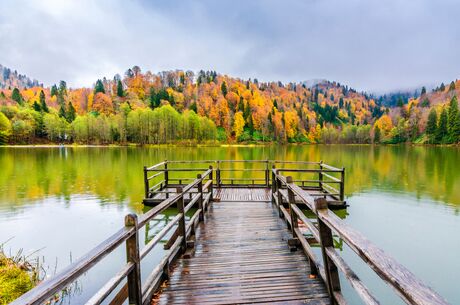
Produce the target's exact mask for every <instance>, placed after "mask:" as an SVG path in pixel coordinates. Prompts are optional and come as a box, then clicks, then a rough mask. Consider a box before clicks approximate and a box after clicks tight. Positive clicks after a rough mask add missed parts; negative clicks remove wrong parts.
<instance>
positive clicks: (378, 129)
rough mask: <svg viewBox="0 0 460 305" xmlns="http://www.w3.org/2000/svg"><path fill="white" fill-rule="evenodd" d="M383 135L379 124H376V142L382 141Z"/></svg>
mask: <svg viewBox="0 0 460 305" xmlns="http://www.w3.org/2000/svg"><path fill="white" fill-rule="evenodd" d="M381 137H382V134H381V131H380V128H379V126H375V128H374V143H380V141H381Z"/></svg>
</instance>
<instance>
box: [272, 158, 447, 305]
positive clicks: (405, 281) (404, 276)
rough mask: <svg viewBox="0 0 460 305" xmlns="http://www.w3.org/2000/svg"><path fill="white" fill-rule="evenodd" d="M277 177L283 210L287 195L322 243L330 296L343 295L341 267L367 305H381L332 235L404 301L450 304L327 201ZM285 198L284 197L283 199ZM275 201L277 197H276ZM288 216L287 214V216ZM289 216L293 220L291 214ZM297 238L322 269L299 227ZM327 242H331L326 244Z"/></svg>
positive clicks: (422, 304)
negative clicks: (334, 243)
mask: <svg viewBox="0 0 460 305" xmlns="http://www.w3.org/2000/svg"><path fill="white" fill-rule="evenodd" d="M323 166H324V164H323ZM272 175H273V177H274V178H275V179H276V180H277V181H279V183H276V184H275V185H276V186H277V187H276V188H275V191H276V192H277V193H278V194H279V195H278V199H277V200H275V203H276V204H277V205H278V206H279V207H281V206H282V202H280V199H279V198H283V196H284V197H285V198H286V197H287V198H286V199H287V201H288V202H289V204H290V209H291V215H290V217H291V218H292V217H294V215H295V218H293V219H296V220H297V219H299V220H300V221H302V222H303V223H304V224H305V225H306V226H307V228H308V230H309V231H310V232H311V233H312V235H313V237H314V238H315V240H316V241H318V242H319V243H320V244H321V249H322V256H323V260H324V263H325V265H324V270H321V268H322V267H320V268H319V269H320V271H323V272H324V273H322V272H320V273H321V275H322V277H323V279H324V280H325V281H326V283H327V284H328V289H329V293H330V295H331V297H332V298H335V296H336V295H337V296H338V298H339V299H341V298H342V296H340V285H339V282H338V277H337V276H336V275H335V272H336V271H337V268H338V269H340V271H341V272H343V273H344V275H345V277H346V278H347V279H348V280H349V281H350V284H351V286H352V287H353V288H354V289H355V290H356V291H357V293H358V295H359V296H360V297H361V299H362V300H363V301H364V303H365V304H373V305H375V304H379V302H378V301H377V300H376V299H375V297H374V296H372V294H371V293H370V292H369V291H368V289H367V287H366V286H365V285H364V284H363V283H362V282H361V281H360V280H359V278H358V277H357V275H356V274H355V273H354V272H353V271H352V270H351V268H350V267H349V266H348V265H347V264H346V263H345V261H344V260H343V259H342V258H341V257H340V256H339V254H338V253H337V252H336V251H335V249H334V248H333V247H332V244H331V243H332V232H334V233H335V234H337V235H338V236H339V237H340V238H341V239H342V240H343V241H344V242H345V243H346V244H347V245H348V246H349V247H350V248H351V249H352V250H353V251H354V252H355V253H356V254H357V255H358V256H359V257H360V258H361V259H362V260H363V262H364V263H366V264H367V265H368V266H369V267H370V268H371V269H372V270H373V271H374V272H375V273H376V274H377V275H378V276H379V277H380V278H381V279H382V280H383V281H385V282H386V283H387V284H389V285H390V287H392V288H393V289H394V290H395V292H396V293H397V294H398V295H399V296H400V297H401V299H402V300H403V301H404V302H405V303H407V304H411V305H428V304H435V305H447V304H449V303H448V302H447V301H446V300H445V299H444V298H442V297H441V296H440V295H439V294H437V293H436V292H435V291H434V290H433V289H431V288H430V287H428V286H427V285H425V284H424V283H422V282H421V281H420V280H419V279H417V278H416V277H415V275H414V274H413V273H412V272H410V271H409V270H408V269H407V268H405V267H404V266H403V265H401V264H400V263H398V262H397V261H396V260H395V259H394V258H392V257H390V256H389V255H388V254H386V253H385V252H384V251H383V250H381V249H380V248H378V247H377V246H375V245H374V244H373V243H372V242H371V241H370V240H368V239H367V238H365V237H364V236H363V235H362V234H361V233H359V232H358V231H356V230H355V229H353V228H351V227H350V226H349V225H348V224H347V223H345V222H344V221H343V220H342V219H340V218H339V217H338V216H337V215H336V214H335V213H334V212H332V211H331V210H329V209H328V207H327V202H326V201H325V200H324V198H317V199H315V198H314V197H312V196H310V195H309V194H308V193H307V192H306V191H304V190H303V189H302V188H300V187H299V186H297V185H296V184H295V183H294V182H293V181H292V178H291V177H284V176H282V175H280V174H279V170H275V169H274V170H273V171H272ZM281 186H285V187H286V188H287V190H288V194H289V193H291V194H292V195H290V196H286V195H282V194H281V192H280V189H281ZM280 195H281V197H280ZM294 196H296V197H297V198H299V199H300V201H301V202H302V203H304V204H305V205H306V206H307V207H308V208H309V209H310V210H311V211H312V212H313V213H314V214H315V215H316V217H317V219H318V228H317V227H316V226H314V225H313V224H312V222H311V221H310V220H309V219H308V218H307V217H306V216H305V215H304V214H303V212H302V211H301V210H300V209H299V208H298V207H297V205H296V203H295V201H294ZM274 198H275V196H274ZM284 214H285V213H284ZM285 216H287V217H289V215H286V214H285ZM293 219H286V220H287V221H288V223H291V225H293ZM293 231H294V232H293V234H294V236H295V238H299V239H300V244H301V245H302V247H303V248H304V250H305V251H306V252H308V256H309V257H310V260H313V261H314V263H315V264H316V265H317V266H318V265H319V264H318V262H317V261H315V259H316V258H315V257H314V255H312V253H313V251H312V250H311V246H310V244H309V243H308V241H307V239H306V238H305V237H304V236H303V234H302V233H301V231H300V230H299V229H298V228H295V230H293ZM326 240H327V242H326ZM334 302H336V303H338V304H340V303H341V302H342V301H341V300H338V299H337V298H336V299H335V300H334Z"/></svg>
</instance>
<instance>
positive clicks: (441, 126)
mask: <svg viewBox="0 0 460 305" xmlns="http://www.w3.org/2000/svg"><path fill="white" fill-rule="evenodd" d="M436 142H437V143H445V142H447V110H446V108H443V109H442V112H441V115H440V117H439V123H438V128H437V129H436Z"/></svg>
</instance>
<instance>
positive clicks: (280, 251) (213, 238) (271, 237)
mask: <svg viewBox="0 0 460 305" xmlns="http://www.w3.org/2000/svg"><path fill="white" fill-rule="evenodd" d="M223 190H225V191H224V192H223V193H221V196H222V197H221V200H224V199H228V200H232V199H233V200H234V199H237V198H240V199H241V198H245V199H246V198H249V200H254V199H252V198H251V196H252V193H251V192H248V191H249V190H245V189H238V190H231V189H223ZM252 191H254V189H253V190H252ZM263 191H265V190H263ZM238 194H239V195H238ZM238 196H240V197H238ZM248 196H249V197H248ZM256 196H262V193H260V194H258V195H256ZM259 198H261V197H259ZM264 198H267V197H264ZM268 198H269V194H268ZM249 200H248V201H243V200H241V201H221V202H214V203H213V204H212V206H211V209H210V211H209V214H208V217H207V219H206V221H205V223H204V224H201V226H200V227H199V229H198V230H197V240H196V243H195V253H194V255H192V257H191V258H189V259H184V258H181V259H179V260H178V261H177V263H176V265H175V267H174V270H173V272H172V273H171V277H170V280H169V281H168V282H167V285H166V287H165V288H164V290H163V291H162V292H161V294H160V295H159V298H157V299H156V300H155V301H154V304H156V303H158V304H251V303H269V302H274V303H280V304H315V305H320V304H322V305H324V304H330V301H329V297H328V293H327V290H326V287H325V284H324V282H322V281H321V280H320V279H319V278H315V279H310V278H309V274H310V270H309V264H308V262H307V260H306V257H305V256H304V255H303V254H302V252H301V251H296V252H291V251H290V250H289V247H288V245H287V240H288V238H290V235H289V231H288V230H287V228H286V226H285V224H284V223H283V221H282V220H280V219H279V218H278V214H277V211H275V209H274V208H273V207H272V206H271V204H270V203H269V202H262V201H259V202H256V201H249ZM267 200H268V199H267Z"/></svg>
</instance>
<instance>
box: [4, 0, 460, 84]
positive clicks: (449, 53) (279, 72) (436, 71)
mask: <svg viewBox="0 0 460 305" xmlns="http://www.w3.org/2000/svg"><path fill="white" fill-rule="evenodd" d="M3 2H4V3H2V9H1V10H0V39H1V42H2V43H1V44H0V63H2V64H4V65H6V66H9V67H12V68H15V69H17V70H18V71H20V72H21V73H26V74H28V75H30V76H31V77H34V78H37V79H39V80H41V81H43V82H45V84H52V83H55V82H58V81H59V80H60V79H65V80H67V81H68V83H69V84H70V85H72V86H82V85H85V86H89V85H91V84H92V83H93V82H94V81H95V80H96V79H97V78H100V77H102V76H107V77H111V76H113V75H114V74H115V73H122V72H123V71H125V70H126V69H127V68H128V67H130V66H133V65H139V66H141V67H142V68H143V69H144V70H147V69H149V70H152V71H154V72H156V71H160V70H169V69H176V68H178V69H191V70H198V69H213V70H217V71H218V72H221V73H225V74H229V75H233V76H239V77H243V78H249V77H251V78H255V77H256V78H258V79H260V80H264V81H269V80H281V81H283V82H289V81H302V80H307V79H313V78H326V79H331V80H337V81H340V82H342V83H346V84H349V85H351V86H353V87H355V88H357V89H359V90H367V91H380V92H383V91H388V90H394V89H401V88H407V87H410V88H412V87H414V86H421V85H424V84H438V83H440V82H447V81H450V80H452V79H455V78H457V77H458V74H459V71H460V62H459V61H458V60H457V58H456V53H457V50H458V49H459V47H460V33H459V27H458V26H457V25H456V14H457V13H458V12H459V11H460V3H458V2H457V1H448V0H442V1H434V0H432V1H428V0H413V1H397V0H387V1H374V0H351V1H341V0H322V1H319V0H305V1H301V0H288V1H274V0H265V1H264V0H254V1H243V0H234V1H211V0H207V1H206V0H203V1H192V0H189V1H187V0H186V1H177V0H173V1H122V0H114V1H109V0H101V1H91V0H81V1H70V0H69V1H58V0H55V1H53V0H42V1H40V2H38V1H26V0H20V1H14V0H5V1H3Z"/></svg>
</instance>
